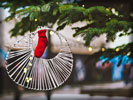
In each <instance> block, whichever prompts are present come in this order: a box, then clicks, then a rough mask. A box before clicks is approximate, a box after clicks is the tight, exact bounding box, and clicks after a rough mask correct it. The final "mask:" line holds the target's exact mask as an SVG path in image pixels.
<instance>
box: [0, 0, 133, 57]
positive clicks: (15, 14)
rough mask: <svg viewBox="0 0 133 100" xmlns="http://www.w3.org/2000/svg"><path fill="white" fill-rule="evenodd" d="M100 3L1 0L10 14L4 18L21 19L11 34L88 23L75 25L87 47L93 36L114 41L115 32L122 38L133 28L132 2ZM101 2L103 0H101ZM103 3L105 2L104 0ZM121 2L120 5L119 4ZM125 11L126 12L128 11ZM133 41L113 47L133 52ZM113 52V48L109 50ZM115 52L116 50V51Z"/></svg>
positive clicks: (51, 0) (120, 51)
mask: <svg viewBox="0 0 133 100" xmlns="http://www.w3.org/2000/svg"><path fill="white" fill-rule="evenodd" d="M96 2H97V4H95V2H92V1H86V0H50V1H49V0H34V1H32V0H23V1H21V2H19V1H18V0H13V1H10V0H1V2H0V6H1V7H3V8H9V12H10V16H8V17H7V18H6V19H5V20H6V21H10V20H12V19H16V18H20V19H21V20H19V21H17V22H16V24H15V26H14V28H13V29H11V31H10V33H11V36H17V35H24V34H25V33H26V32H28V31H31V32H32V31H34V30H36V29H37V27H38V26H49V25H51V26H50V27H53V25H54V24H55V23H57V25H58V27H57V30H63V29H64V27H65V26H67V25H72V24H74V23H76V22H79V21H81V22H85V23H86V25H85V26H83V27H72V29H73V30H75V33H74V34H73V36H74V37H76V36H78V35H80V36H82V37H83V39H84V41H85V44H84V45H85V46H89V45H90V42H91V40H92V39H93V38H94V37H96V36H97V37H98V36H100V35H101V34H104V33H106V34H107V41H114V40H115V39H116V33H117V32H119V31H122V33H121V34H119V36H120V37H122V36H126V35H131V34H132V30H133V22H132V21H131V18H132V17H133V12H132V10H131V2H129V1H128V3H125V2H120V1H118V2H117V3H116V4H115V3H113V4H109V5H108V2H107V3H106V2H105V3H103V4H100V3H99V4H98V1H97V0H96ZM99 2H100V1H99ZM101 2H102V1H101ZM118 3H119V5H118ZM125 10H126V11H125ZM132 45H133V43H129V44H125V45H122V46H119V47H116V48H114V49H115V50H116V49H117V48H119V49H120V50H119V52H117V53H119V54H127V53H129V52H130V54H129V55H130V56H131V55H132V53H131V51H132V50H131V47H132ZM108 51H109V52H110V51H113V49H111V50H110V49H108V50H106V52H105V53H108ZM115 54H116V53H115Z"/></svg>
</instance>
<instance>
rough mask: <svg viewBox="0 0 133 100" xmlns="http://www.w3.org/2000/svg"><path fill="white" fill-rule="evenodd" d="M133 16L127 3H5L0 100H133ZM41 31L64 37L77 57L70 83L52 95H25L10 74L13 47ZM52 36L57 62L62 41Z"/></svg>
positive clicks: (0, 8) (1, 8)
mask: <svg viewBox="0 0 133 100" xmlns="http://www.w3.org/2000/svg"><path fill="white" fill-rule="evenodd" d="M132 11H133V10H132V1H128V0H127V1H124V0H117V1H115V0H34V1H32V0H23V1H22V2H20V1H17V0H14V1H10V0H1V1H0V100H133V97H132V96H133V55H132V47H133V34H132V33H133V22H132V20H131V19H132V17H133V12H132ZM38 26H45V27H49V28H52V29H53V30H56V31H58V32H59V33H60V34H62V35H63V36H65V37H66V39H67V40H68V43H69V46H70V48H71V50H72V53H73V57H74V63H73V66H74V68H73V71H72V73H71V76H70V77H69V79H68V80H67V81H66V82H65V83H64V84H63V85H62V86H60V87H59V88H57V89H55V90H51V91H33V90H28V89H25V88H23V87H21V86H18V85H16V84H15V83H14V82H13V81H12V80H11V79H10V78H9V76H8V75H7V72H6V56H7V52H8V49H9V48H10V46H11V45H12V44H14V43H15V42H16V40H18V39H20V38H22V37H23V35H24V34H28V33H30V32H33V31H35V30H36V29H37V27H38ZM48 34H49V36H48V38H49V42H50V45H49V47H48V49H47V50H46V53H45V54H46V56H47V57H48V58H52V57H53V56H55V55H56V54H58V52H59V50H60V49H59V48H60V41H59V39H58V37H57V36H56V35H55V34H54V33H53V32H52V31H49V32H48ZM12 49H15V48H12Z"/></svg>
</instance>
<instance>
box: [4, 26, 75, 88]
mask: <svg viewBox="0 0 133 100" xmlns="http://www.w3.org/2000/svg"><path fill="white" fill-rule="evenodd" d="M47 31H53V30H51V29H44V28H38V29H37V30H36V31H35V32H33V33H30V34H27V35H25V36H24V37H23V38H22V39H21V40H18V41H17V42H16V43H14V44H13V45H12V46H11V47H10V48H11V49H10V50H9V52H8V54H7V60H6V61H7V65H6V69H7V72H8V75H9V76H10V78H11V79H12V80H13V81H14V82H15V83H17V84H18V85H21V86H23V87H25V88H28V89H33V90H52V89H55V88H57V87H59V86H60V85H62V84H63V83H64V82H65V81H66V80H67V79H68V78H69V76H70V74H71V72H72V68H73V56H72V53H71V50H70V47H69V44H68V42H67V40H66V39H65V37H64V36H62V35H61V34H59V33H57V32H56V31H53V32H54V33H55V34H56V35H57V36H58V38H59V40H60V51H59V53H58V54H57V55H56V56H55V57H53V58H50V59H45V58H44V52H45V51H46V48H47V47H48V45H49V40H48V38H47V36H46V34H47ZM36 37H37V39H38V40H37V42H35V41H34V40H35V38H36ZM34 44H36V46H35V45H34Z"/></svg>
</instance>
